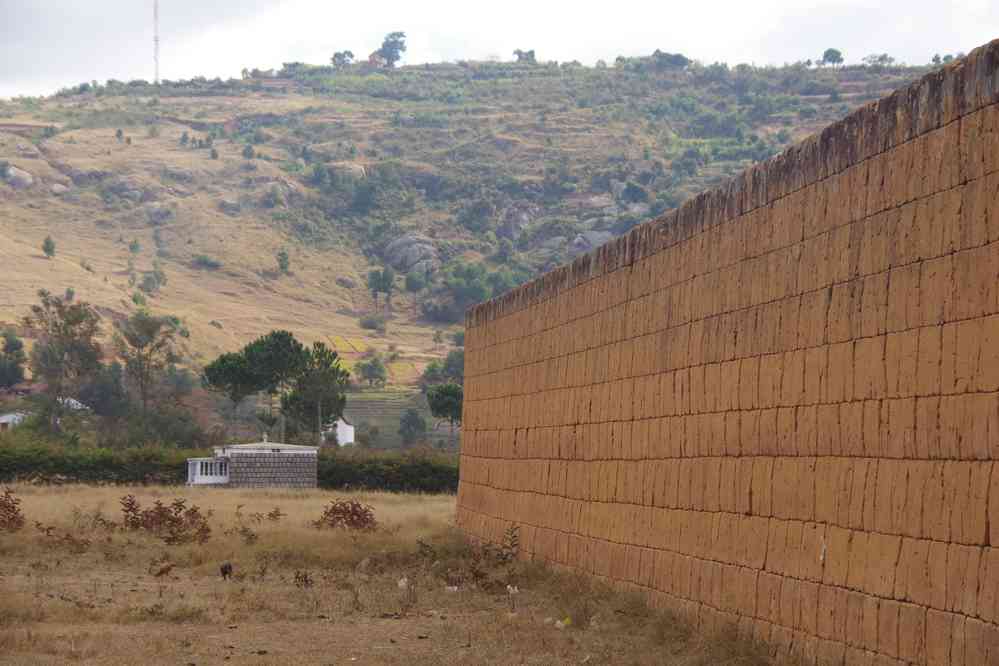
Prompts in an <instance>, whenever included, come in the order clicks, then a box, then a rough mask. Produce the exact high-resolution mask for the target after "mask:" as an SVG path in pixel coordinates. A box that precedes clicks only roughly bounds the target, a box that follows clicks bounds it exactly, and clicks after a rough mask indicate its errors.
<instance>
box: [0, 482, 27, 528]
mask: <svg viewBox="0 0 999 666" xmlns="http://www.w3.org/2000/svg"><path fill="white" fill-rule="evenodd" d="M22 527H24V514H23V513H22V512H21V500H20V499H19V498H17V497H15V496H14V493H13V491H11V489H10V488H7V489H5V490H4V491H3V495H0V531H3V532H17V531H18V530H20V529H21V528H22Z"/></svg>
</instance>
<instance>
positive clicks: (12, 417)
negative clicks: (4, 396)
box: [0, 412, 28, 432]
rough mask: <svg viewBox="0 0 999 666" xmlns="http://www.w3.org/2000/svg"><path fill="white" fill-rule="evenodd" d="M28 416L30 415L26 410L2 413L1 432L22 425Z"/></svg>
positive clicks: (0, 417)
mask: <svg viewBox="0 0 999 666" xmlns="http://www.w3.org/2000/svg"><path fill="white" fill-rule="evenodd" d="M26 418H28V415H27V414H25V413H24V412H7V413H6V414H0V432H5V431H7V430H13V429H14V428H16V427H17V426H19V425H21V423H22V422H24V419H26Z"/></svg>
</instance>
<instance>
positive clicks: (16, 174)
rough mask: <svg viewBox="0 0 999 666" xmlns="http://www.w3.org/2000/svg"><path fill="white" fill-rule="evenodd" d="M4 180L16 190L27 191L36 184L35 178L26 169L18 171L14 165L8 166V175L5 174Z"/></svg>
mask: <svg viewBox="0 0 999 666" xmlns="http://www.w3.org/2000/svg"><path fill="white" fill-rule="evenodd" d="M4 179H5V180H6V181H7V184H8V185H10V186H11V187H13V188H14V189H15V190H26V189H28V188H29V187H31V186H32V185H34V184H35V178H34V177H33V176H32V175H31V174H30V173H28V172H27V171H25V170H24V169H18V168H17V167H16V166H14V165H13V164H11V165H8V166H7V173H6V174H4Z"/></svg>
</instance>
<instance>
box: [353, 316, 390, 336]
mask: <svg viewBox="0 0 999 666" xmlns="http://www.w3.org/2000/svg"><path fill="white" fill-rule="evenodd" d="M358 324H360V325H361V328H363V329H367V330H369V331H378V332H379V333H384V332H385V331H386V329H387V323H386V321H385V317H384V316H383V315H377V314H374V315H364V316H363V317H361V318H360V319H359V320H358Z"/></svg>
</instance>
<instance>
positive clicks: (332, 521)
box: [312, 499, 378, 532]
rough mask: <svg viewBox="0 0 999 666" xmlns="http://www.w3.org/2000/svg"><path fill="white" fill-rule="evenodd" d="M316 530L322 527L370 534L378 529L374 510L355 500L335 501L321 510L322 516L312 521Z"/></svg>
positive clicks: (331, 501)
mask: <svg viewBox="0 0 999 666" xmlns="http://www.w3.org/2000/svg"><path fill="white" fill-rule="evenodd" d="M312 526H313V527H315V528H316V529H317V530H318V529H322V528H324V527H331V528H333V529H341V530H359V531H363V532H371V531H373V530H375V529H377V528H378V521H377V520H375V510H374V509H373V508H372V507H370V506H369V505H367V504H362V503H361V502H359V501H357V500H353V499H352V500H346V499H335V500H330V503H329V505H328V506H327V507H326V508H325V509H323V515H322V516H320V517H319V519H318V520H314V521H312Z"/></svg>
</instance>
